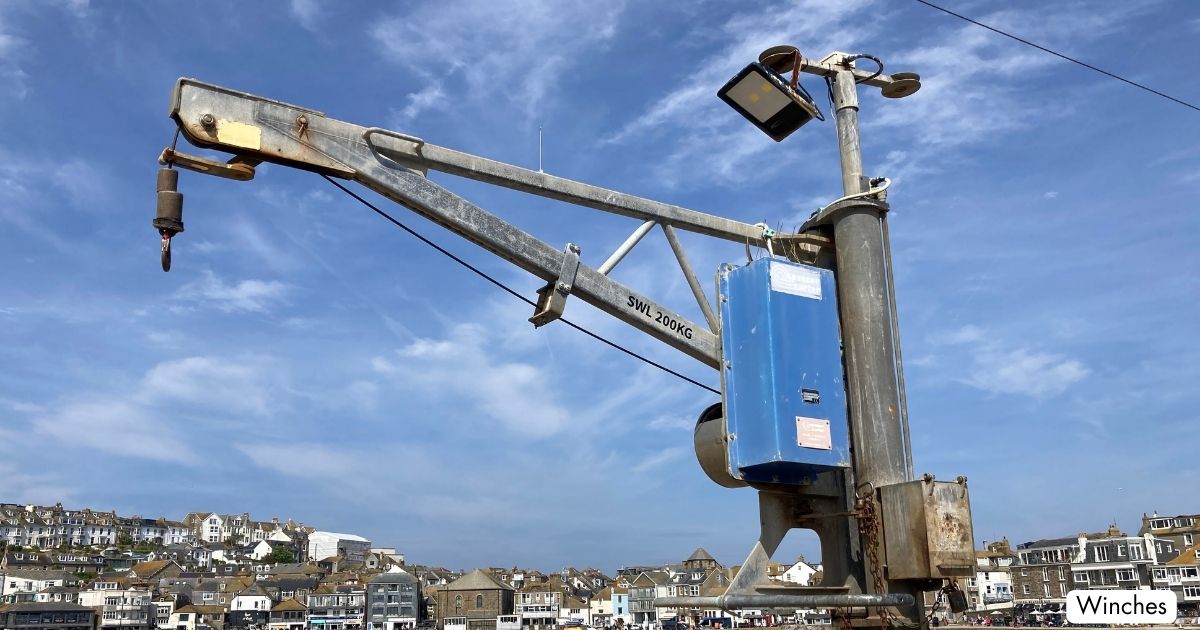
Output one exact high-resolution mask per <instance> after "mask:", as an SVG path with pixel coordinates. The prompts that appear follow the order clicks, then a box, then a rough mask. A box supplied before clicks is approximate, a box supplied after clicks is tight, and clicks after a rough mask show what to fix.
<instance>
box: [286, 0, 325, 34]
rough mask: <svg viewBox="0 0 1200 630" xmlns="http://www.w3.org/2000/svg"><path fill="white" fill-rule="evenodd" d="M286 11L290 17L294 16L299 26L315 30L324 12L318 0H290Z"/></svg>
mask: <svg viewBox="0 0 1200 630" xmlns="http://www.w3.org/2000/svg"><path fill="white" fill-rule="evenodd" d="M288 11H289V12H290V13H291V14H292V17H294V18H296V21H297V22H299V23H300V26H303V27H304V28H306V29H308V30H310V31H314V32H315V31H316V30H317V27H318V26H319V24H318V22H319V21H320V19H321V16H322V14H323V13H324V7H322V6H321V2H320V0H291V2H290V3H289V5H288Z"/></svg>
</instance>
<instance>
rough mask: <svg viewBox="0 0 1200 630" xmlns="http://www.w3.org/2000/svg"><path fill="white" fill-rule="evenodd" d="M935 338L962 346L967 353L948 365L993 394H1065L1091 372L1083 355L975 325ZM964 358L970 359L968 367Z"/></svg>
mask: <svg viewBox="0 0 1200 630" xmlns="http://www.w3.org/2000/svg"><path fill="white" fill-rule="evenodd" d="M931 341H933V342H934V343H935V344H943V345H950V346H960V347H961V349H962V350H964V351H965V354H964V355H963V356H961V357H959V360H958V361H954V364H955V365H953V366H947V367H949V368H950V369H955V370H956V371H957V373H958V374H959V375H960V376H958V377H957V378H956V380H958V381H959V382H961V383H965V384H967V385H970V386H972V387H975V388H977V389H981V390H983V391H986V392H989V393H992V394H1014V395H1021V396H1031V397H1033V398H1038V399H1042V398H1048V397H1051V396H1057V395H1060V394H1062V393H1063V392H1065V391H1066V390H1067V389H1068V388H1070V387H1071V386H1072V385H1074V384H1076V383H1078V382H1080V381H1082V380H1083V379H1084V378H1085V377H1087V375H1088V374H1089V373H1090V372H1091V370H1090V369H1089V368H1088V367H1087V366H1086V365H1085V364H1084V363H1083V362H1082V361H1080V360H1079V359H1075V358H1071V357H1067V356H1063V355H1061V354H1057V353H1053V352H1045V351H1042V350H1039V349H1035V348H1032V347H1027V346H1018V345H1015V344H1011V343H1007V342H1005V341H1003V340H1001V339H999V338H997V337H994V336H992V335H990V334H989V333H987V332H986V331H985V330H983V329H981V328H978V327H975V326H963V327H961V328H958V329H955V330H952V331H948V332H946V333H943V334H942V335H938V336H935V337H934V338H933V339H931ZM962 362H965V363H967V365H966V367H965V370H963V369H962V366H961V363H962ZM964 373H965V376H962V374H964Z"/></svg>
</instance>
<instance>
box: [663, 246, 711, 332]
mask: <svg viewBox="0 0 1200 630" xmlns="http://www.w3.org/2000/svg"><path fill="white" fill-rule="evenodd" d="M662 229H663V234H665V235H666V236H667V242H668V243H670V244H671V251H673V252H675V258H676V259H677V260H679V268H680V269H682V270H683V276H684V277H685V278H687V283H688V286H689V287H691V289H692V295H693V296H695V297H696V304H698V305H699V306H700V312H702V313H704V319H705V320H707V321H708V327H709V329H711V330H712V331H713V332H714V333H715V332H717V329H719V328H720V327H721V326H720V324H718V323H717V316H716V314H714V313H713V310H712V307H711V306H709V304H708V297H707V296H705V295H704V289H703V288H702V287H701V286H700V281H699V280H697V279H696V274H695V273H694V272H693V271H692V265H691V263H689V262H688V259H687V254H685V253H684V252H683V245H682V244H680V242H679V238H678V237H677V236H675V229H674V228H672V227H671V226H669V225H667V224H666V223H663V224H662Z"/></svg>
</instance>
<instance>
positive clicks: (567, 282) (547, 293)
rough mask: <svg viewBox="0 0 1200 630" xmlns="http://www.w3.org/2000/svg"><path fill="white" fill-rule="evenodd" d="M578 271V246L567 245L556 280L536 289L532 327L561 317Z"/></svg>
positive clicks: (531, 319)
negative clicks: (535, 304)
mask: <svg viewBox="0 0 1200 630" xmlns="http://www.w3.org/2000/svg"><path fill="white" fill-rule="evenodd" d="M578 271H579V246H578V245H576V244H574V243H567V246H566V248H565V249H564V250H563V260H562V268H561V269H559V271H558V280H555V281H552V282H549V283H547V284H546V286H544V287H542V288H540V289H538V300H537V306H535V307H534V309H533V317H530V318H529V321H530V322H532V323H533V325H534V327H535V328H537V327H541V326H545V325H546V324H549V323H550V322H552V321H554V320H556V319H558V318H560V317H562V314H563V310H564V309H566V308H567V297H569V296H570V295H571V289H572V288H573V287H574V285H575V274H576V273H577V272H578Z"/></svg>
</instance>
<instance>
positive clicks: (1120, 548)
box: [1117, 545, 1125, 558]
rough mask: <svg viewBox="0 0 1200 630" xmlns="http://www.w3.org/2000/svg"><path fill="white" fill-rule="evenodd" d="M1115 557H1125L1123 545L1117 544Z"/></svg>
mask: <svg viewBox="0 0 1200 630" xmlns="http://www.w3.org/2000/svg"><path fill="white" fill-rule="evenodd" d="M1117 557H1118V558H1124V557H1125V545H1117Z"/></svg>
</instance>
